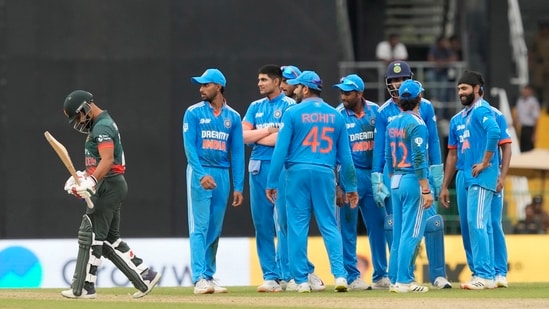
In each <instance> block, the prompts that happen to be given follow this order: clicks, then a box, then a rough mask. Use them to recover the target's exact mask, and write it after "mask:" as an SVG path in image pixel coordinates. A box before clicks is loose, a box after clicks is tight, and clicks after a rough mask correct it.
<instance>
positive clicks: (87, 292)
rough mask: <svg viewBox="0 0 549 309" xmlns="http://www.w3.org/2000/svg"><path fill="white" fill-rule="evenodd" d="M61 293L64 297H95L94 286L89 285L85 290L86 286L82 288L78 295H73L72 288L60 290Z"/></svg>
mask: <svg viewBox="0 0 549 309" xmlns="http://www.w3.org/2000/svg"><path fill="white" fill-rule="evenodd" d="M61 295H63V297H66V298H82V299H95V298H96V297H97V294H96V293H95V288H94V287H90V288H88V289H87V290H86V288H82V294H80V295H74V293H73V291H72V289H70V290H65V291H61Z"/></svg>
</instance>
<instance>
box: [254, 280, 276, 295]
mask: <svg viewBox="0 0 549 309" xmlns="http://www.w3.org/2000/svg"><path fill="white" fill-rule="evenodd" d="M257 291H258V292H263V293H273V292H274V293H277V292H282V287H281V286H280V284H278V282H276V281H275V280H265V281H263V284H261V285H260V286H258V287H257Z"/></svg>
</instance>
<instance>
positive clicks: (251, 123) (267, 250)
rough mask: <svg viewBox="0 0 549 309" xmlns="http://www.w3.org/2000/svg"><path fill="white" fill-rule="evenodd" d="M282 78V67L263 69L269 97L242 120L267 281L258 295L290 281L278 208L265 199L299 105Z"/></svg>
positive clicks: (258, 242)
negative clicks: (286, 126)
mask: <svg viewBox="0 0 549 309" xmlns="http://www.w3.org/2000/svg"><path fill="white" fill-rule="evenodd" d="M281 79H282V72H281V69H280V66H277V65H264V66H263V67H261V68H260V69H259V72H258V83H257V86H258V88H259V92H260V93H261V94H262V95H264V96H265V97H264V98H262V99H259V100H256V101H254V102H252V103H251V104H250V106H249V107H248V110H247V112H246V115H244V119H243V120H242V127H243V130H244V143H245V144H247V145H249V146H251V147H252V153H251V155H250V161H249V164H248V172H249V182H250V206H251V211H252V220H253V223H254V227H255V240H256V246H257V254H258V257H259V264H260V266H261V271H262V272H263V280H264V281H263V283H262V284H261V285H260V286H259V287H258V288H257V291H258V292H281V291H282V290H283V286H281V285H280V283H281V282H282V280H284V281H285V280H287V279H288V278H284V277H285V276H286V275H285V274H282V273H281V271H280V267H279V264H278V261H277V259H279V260H280V258H277V252H276V251H277V250H275V235H276V231H278V232H280V226H277V225H278V224H279V222H278V219H277V218H276V214H277V213H276V211H275V205H274V204H273V203H271V202H270V201H269V199H267V197H266V196H265V190H266V185H267V175H268V173H269V166H270V165H271V158H272V155H273V150H274V146H275V143H276V140H277V136H278V134H277V133H278V130H279V127H280V125H281V123H282V116H283V115H284V113H285V112H286V110H287V109H288V108H289V107H290V106H293V105H295V101H294V100H293V99H292V98H289V97H287V96H286V95H285V94H284V93H282V90H281V89H280V81H281ZM276 236H277V237H278V241H280V242H282V244H284V243H285V242H286V240H285V239H284V235H283V234H281V233H278V235H276ZM282 244H281V246H283V245H282Z"/></svg>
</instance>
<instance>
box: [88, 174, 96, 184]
mask: <svg viewBox="0 0 549 309" xmlns="http://www.w3.org/2000/svg"><path fill="white" fill-rule="evenodd" d="M90 178H91V179H93V181H94V182H95V184H97V178H95V176H93V175H90Z"/></svg>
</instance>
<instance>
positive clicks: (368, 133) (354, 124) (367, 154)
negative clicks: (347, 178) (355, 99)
mask: <svg viewBox="0 0 549 309" xmlns="http://www.w3.org/2000/svg"><path fill="white" fill-rule="evenodd" d="M362 103H363V104H364V114H362V115H357V114H355V112H354V111H352V110H350V109H346V108H345V107H344V106H343V104H340V105H339V106H338V107H337V108H336V109H337V110H338V111H339V112H340V113H341V115H343V118H344V119H345V123H346V127H347V133H348V134H349V143H350V147H351V154H352V156H353V162H354V164H355V166H356V167H359V168H364V169H372V157H373V153H374V131H375V123H376V118H377V115H378V112H377V111H378V109H379V106H378V105H377V104H376V103H374V102H370V101H367V100H364V99H363V100H362Z"/></svg>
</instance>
